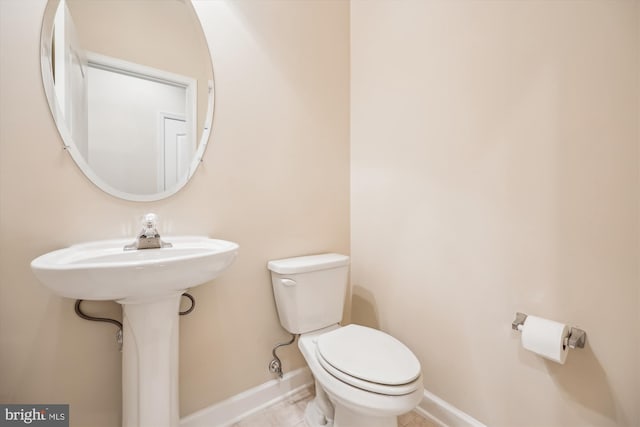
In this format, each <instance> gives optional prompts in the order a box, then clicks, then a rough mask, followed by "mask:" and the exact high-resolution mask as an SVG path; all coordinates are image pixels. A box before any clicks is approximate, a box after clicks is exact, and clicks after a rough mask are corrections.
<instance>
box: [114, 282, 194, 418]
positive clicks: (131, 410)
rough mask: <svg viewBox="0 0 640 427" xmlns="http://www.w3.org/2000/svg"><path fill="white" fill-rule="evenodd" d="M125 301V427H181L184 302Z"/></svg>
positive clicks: (170, 297)
mask: <svg viewBox="0 0 640 427" xmlns="http://www.w3.org/2000/svg"><path fill="white" fill-rule="evenodd" d="M181 295H182V291H180V293H177V294H175V295H168V296H162V297H155V298H150V299H147V300H132V301H129V300H121V301H118V302H119V303H120V304H122V306H123V307H122V308H123V322H122V323H123V339H124V342H123V346H122V425H123V427H177V426H178V423H179V417H180V414H179V408H178V351H179V348H178V336H179V314H178V311H179V309H180V297H181Z"/></svg>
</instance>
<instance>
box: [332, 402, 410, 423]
mask: <svg viewBox="0 0 640 427" xmlns="http://www.w3.org/2000/svg"><path fill="white" fill-rule="evenodd" d="M335 411H336V412H335V419H334V420H333V427H363V426H366V427H398V417H396V416H390V417H378V416H369V415H365V414H363V413H361V412H355V411H353V410H351V409H349V408H348V407H346V406H342V405H336V407H335Z"/></svg>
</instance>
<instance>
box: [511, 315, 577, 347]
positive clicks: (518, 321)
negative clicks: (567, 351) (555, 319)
mask: <svg viewBox="0 0 640 427" xmlns="http://www.w3.org/2000/svg"><path fill="white" fill-rule="evenodd" d="M526 319H527V315H526V314H524V313H516V318H515V320H514V321H513V322H511V329H513V330H514V331H521V330H522V325H524V321H525V320H526ZM568 338H569V343H568V344H569V348H584V344H585V342H586V341H587V333H586V332H585V331H583V330H582V329H578V328H574V327H573V326H570V327H569V336H568Z"/></svg>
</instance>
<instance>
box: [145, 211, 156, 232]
mask: <svg viewBox="0 0 640 427" xmlns="http://www.w3.org/2000/svg"><path fill="white" fill-rule="evenodd" d="M157 223H158V215H156V214H154V213H152V212H149V213H148V214H146V215H145V216H143V217H142V225H143V226H144V228H156V224H157Z"/></svg>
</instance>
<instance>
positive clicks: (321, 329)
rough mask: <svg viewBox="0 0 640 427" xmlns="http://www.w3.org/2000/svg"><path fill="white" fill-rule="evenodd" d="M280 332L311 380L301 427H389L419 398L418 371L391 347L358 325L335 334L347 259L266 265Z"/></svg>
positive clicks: (411, 359) (400, 348)
mask: <svg viewBox="0 0 640 427" xmlns="http://www.w3.org/2000/svg"><path fill="white" fill-rule="evenodd" d="M267 268H268V269H269V270H271V279H272V280H271V281H272V285H273V292H274V297H275V301H276V307H277V310H278V317H279V319H280V323H281V324H282V326H283V327H284V328H285V329H286V330H287V331H289V332H290V333H292V334H300V338H299V340H298V347H299V348H300V351H301V352H302V355H303V356H304V358H305V360H306V362H307V364H308V365H309V369H310V370H311V373H312V374H313V376H314V379H315V385H316V396H315V398H314V399H313V401H311V402H310V403H309V404H308V405H307V408H306V410H305V421H306V423H307V425H308V426H309V427H320V426H325V427H397V426H398V422H397V417H398V415H401V414H404V413H406V412H409V411H411V410H412V409H414V408H415V407H416V406H417V405H418V403H419V402H420V400H421V399H422V395H423V393H424V391H423V386H422V373H421V369H420V363H419V361H418V359H417V358H416V357H415V355H414V354H413V353H412V352H411V350H409V348H407V347H406V346H405V345H404V344H402V343H401V342H400V341H398V340H397V339H395V338H393V337H392V336H391V335H388V334H386V333H384V332H382V331H379V330H376V329H372V328H368V327H365V326H360V325H347V326H340V324H339V322H340V320H341V318H342V311H343V308H344V296H345V293H346V289H347V277H348V271H349V257H347V256H345V255H340V254H321V255H311V256H303V257H295V258H287V259H281V260H275V261H270V262H269V263H268V264H267Z"/></svg>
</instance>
